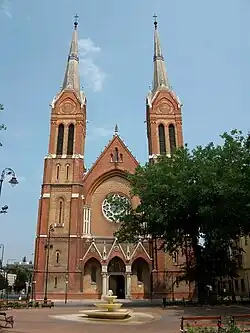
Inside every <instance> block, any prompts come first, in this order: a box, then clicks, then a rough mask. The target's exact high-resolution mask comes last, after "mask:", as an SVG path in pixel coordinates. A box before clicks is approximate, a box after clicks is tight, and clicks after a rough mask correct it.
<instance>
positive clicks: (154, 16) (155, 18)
mask: <svg viewBox="0 0 250 333" xmlns="http://www.w3.org/2000/svg"><path fill="white" fill-rule="evenodd" d="M153 18H154V26H155V30H156V29H157V25H158V22H157V15H156V14H154V15H153Z"/></svg>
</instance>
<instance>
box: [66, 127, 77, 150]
mask: <svg viewBox="0 0 250 333" xmlns="http://www.w3.org/2000/svg"><path fill="white" fill-rule="evenodd" d="M74 132H75V126H74V125H73V124H70V125H69V129H68V148H67V155H73V147H74Z"/></svg>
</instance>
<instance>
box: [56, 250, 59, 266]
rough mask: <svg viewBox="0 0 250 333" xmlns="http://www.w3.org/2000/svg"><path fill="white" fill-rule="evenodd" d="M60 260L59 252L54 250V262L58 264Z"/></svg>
mask: <svg viewBox="0 0 250 333" xmlns="http://www.w3.org/2000/svg"><path fill="white" fill-rule="evenodd" d="M59 262H60V252H59V251H56V263H57V264H59Z"/></svg>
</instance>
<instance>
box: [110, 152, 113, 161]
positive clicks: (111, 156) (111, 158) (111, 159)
mask: <svg viewBox="0 0 250 333" xmlns="http://www.w3.org/2000/svg"><path fill="white" fill-rule="evenodd" d="M110 162H114V155H113V154H110Z"/></svg>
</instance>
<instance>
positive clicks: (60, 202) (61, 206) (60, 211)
mask: <svg viewBox="0 0 250 333" xmlns="http://www.w3.org/2000/svg"><path fill="white" fill-rule="evenodd" d="M58 223H59V224H62V223H63V200H62V199H61V200H60V201H59V214H58Z"/></svg>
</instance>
